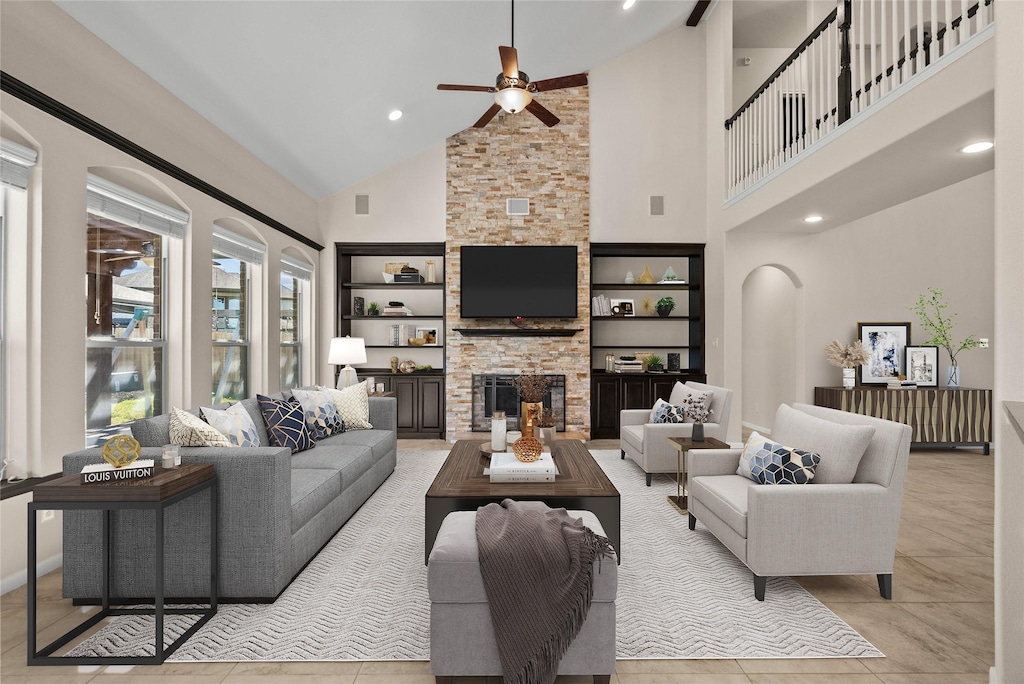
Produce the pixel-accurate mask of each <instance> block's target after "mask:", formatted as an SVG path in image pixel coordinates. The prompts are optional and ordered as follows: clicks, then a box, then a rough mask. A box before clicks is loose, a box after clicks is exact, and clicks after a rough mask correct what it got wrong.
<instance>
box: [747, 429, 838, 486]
mask: <svg viewBox="0 0 1024 684" xmlns="http://www.w3.org/2000/svg"><path fill="white" fill-rule="evenodd" d="M819 463H821V456H820V455H818V454H815V453H811V452H809V451H802V450H800V449H794V448H793V447H788V446H785V445H782V444H778V443H776V442H773V441H771V440H770V439H767V438H766V437H764V436H763V435H761V434H759V433H758V432H756V431H755V432H752V433H750V438H749V439H747V443H746V445H744V447H743V453H741V454H740V465H739V467H738V468H737V469H736V474H737V475H742V476H744V477H747V478H750V479H751V480H753V481H754V482H758V483H760V484H809V483H810V482H811V480H813V479H814V469H815V468H817V467H818V464H819Z"/></svg>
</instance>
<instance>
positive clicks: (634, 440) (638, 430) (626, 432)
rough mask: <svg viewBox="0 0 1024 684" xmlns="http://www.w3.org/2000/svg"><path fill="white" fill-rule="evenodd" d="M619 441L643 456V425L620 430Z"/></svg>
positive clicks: (623, 427) (629, 426)
mask: <svg viewBox="0 0 1024 684" xmlns="http://www.w3.org/2000/svg"><path fill="white" fill-rule="evenodd" d="M619 439H621V440H622V441H623V442H625V443H626V445H627V446H629V447H630V448H632V449H634V450H635V451H636V452H638V453H641V454H642V453H643V452H644V426H643V425H623V426H622V427H621V428H620V429H619Z"/></svg>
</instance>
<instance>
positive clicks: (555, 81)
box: [530, 74, 587, 93]
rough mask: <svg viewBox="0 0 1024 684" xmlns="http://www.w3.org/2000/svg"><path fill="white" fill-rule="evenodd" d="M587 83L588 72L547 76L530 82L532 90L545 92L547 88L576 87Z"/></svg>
mask: <svg viewBox="0 0 1024 684" xmlns="http://www.w3.org/2000/svg"><path fill="white" fill-rule="evenodd" d="M585 85H587V75H586V74H573V75H571V76H559V77H558V78H546V79H544V80H542V81H534V82H533V83H531V84H530V90H535V91H536V92H538V93H539V92H543V91H545V90H559V89H560V88H576V87H578V86H585Z"/></svg>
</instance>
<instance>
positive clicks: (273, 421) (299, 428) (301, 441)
mask: <svg viewBox="0 0 1024 684" xmlns="http://www.w3.org/2000/svg"><path fill="white" fill-rule="evenodd" d="M256 402H257V403H258V404H259V405H260V413H262V414H263V422H264V423H266V424H267V438H268V439H269V440H270V445H271V446H284V447H288V448H290V449H291V450H292V453H293V454H294V453H298V452H300V451H305V450H306V449H312V448H313V447H314V446H316V441H314V440H313V437H312V435H310V434H309V428H308V427H307V426H306V416H305V414H304V413H303V411H302V404H300V403H299V402H297V401H295V400H294V399H292V400H291V401H285V400H283V399H272V398H270V397H265V396H263V395H262V394H257V395H256Z"/></svg>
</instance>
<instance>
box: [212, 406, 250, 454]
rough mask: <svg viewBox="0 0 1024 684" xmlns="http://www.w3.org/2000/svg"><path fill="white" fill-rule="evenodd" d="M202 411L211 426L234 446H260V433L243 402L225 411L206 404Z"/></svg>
mask: <svg viewBox="0 0 1024 684" xmlns="http://www.w3.org/2000/svg"><path fill="white" fill-rule="evenodd" d="M202 412H203V418H204V419H205V420H206V422H207V423H209V424H210V427H212V428H213V429H215V430H216V431H217V432H219V433H221V434H222V435H224V436H225V437H227V438H228V441H229V442H231V445H232V446H238V447H258V446H260V434H259V431H258V430H257V429H256V423H254V422H253V420H252V418H251V417H250V416H249V412H248V411H246V410H245V407H244V406H242V403H241V402H238V403H237V404H233V405H232V406H230V407H228V409H227V410H225V411H220V410H218V409H213V408H207V407H205V406H204V407H203V408H202Z"/></svg>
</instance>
